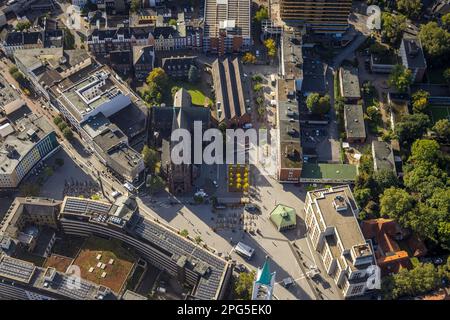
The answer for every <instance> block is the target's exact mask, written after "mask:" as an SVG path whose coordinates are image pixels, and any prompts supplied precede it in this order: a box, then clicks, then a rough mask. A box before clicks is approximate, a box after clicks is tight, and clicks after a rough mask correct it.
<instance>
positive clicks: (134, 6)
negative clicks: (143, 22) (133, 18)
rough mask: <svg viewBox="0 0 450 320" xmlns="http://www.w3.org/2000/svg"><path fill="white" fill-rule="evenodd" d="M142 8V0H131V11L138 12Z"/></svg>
mask: <svg viewBox="0 0 450 320" xmlns="http://www.w3.org/2000/svg"><path fill="white" fill-rule="evenodd" d="M140 8H141V0H131V3H130V10H131V12H133V13H136V12H138V10H139V9H140Z"/></svg>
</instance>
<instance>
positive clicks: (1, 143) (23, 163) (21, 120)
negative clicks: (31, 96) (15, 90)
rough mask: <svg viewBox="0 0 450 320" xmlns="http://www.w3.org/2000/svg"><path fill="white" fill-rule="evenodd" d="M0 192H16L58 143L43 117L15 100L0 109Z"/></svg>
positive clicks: (56, 147)
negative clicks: (11, 189)
mask: <svg viewBox="0 0 450 320" xmlns="http://www.w3.org/2000/svg"><path fill="white" fill-rule="evenodd" d="M0 112H1V114H0V188H16V187H18V185H19V184H20V182H21V181H22V179H23V178H24V177H25V176H26V175H27V174H28V173H29V172H30V171H31V170H32V169H33V168H34V167H35V166H36V165H37V164H38V163H41V162H42V161H43V160H45V159H46V158H47V157H49V156H50V155H52V154H53V153H54V152H55V151H56V150H57V149H58V148H59V143H58V141H57V139H56V134H55V132H54V131H53V128H52V126H51V125H50V124H49V123H48V121H47V119H45V117H44V116H41V115H38V114H34V113H31V110H30V109H29V108H28V107H27V105H26V103H25V102H24V101H22V100H15V101H13V102H11V103H9V104H7V105H5V106H4V107H1V108H0Z"/></svg>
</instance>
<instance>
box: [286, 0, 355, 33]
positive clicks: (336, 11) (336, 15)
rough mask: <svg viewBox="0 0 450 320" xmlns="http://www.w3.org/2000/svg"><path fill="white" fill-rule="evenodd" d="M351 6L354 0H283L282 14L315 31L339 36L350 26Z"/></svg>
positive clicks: (296, 23) (287, 21) (291, 20)
mask: <svg viewBox="0 0 450 320" xmlns="http://www.w3.org/2000/svg"><path fill="white" fill-rule="evenodd" d="M351 8H352V0H281V1H280V16H281V19H282V20H284V21H285V22H286V23H288V24H295V25H300V26H304V27H306V28H307V29H308V30H311V31H313V32H314V33H318V34H333V35H337V36H339V35H342V34H343V33H345V31H346V30H347V28H348V25H349V24H348V17H349V15H350V10H351Z"/></svg>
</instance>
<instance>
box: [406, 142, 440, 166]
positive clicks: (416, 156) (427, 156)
mask: <svg viewBox="0 0 450 320" xmlns="http://www.w3.org/2000/svg"><path fill="white" fill-rule="evenodd" d="M441 157H442V152H441V150H440V146H439V143H437V142H436V141H435V140H428V139H420V140H416V141H414V143H413V144H412V147H411V156H410V157H409V161H410V162H418V161H426V162H430V163H433V162H439V161H440V159H441Z"/></svg>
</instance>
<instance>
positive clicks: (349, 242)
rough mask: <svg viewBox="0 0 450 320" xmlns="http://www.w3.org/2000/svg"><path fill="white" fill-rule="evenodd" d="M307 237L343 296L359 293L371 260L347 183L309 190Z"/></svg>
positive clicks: (306, 221) (362, 292) (371, 263)
mask: <svg viewBox="0 0 450 320" xmlns="http://www.w3.org/2000/svg"><path fill="white" fill-rule="evenodd" d="M305 212H306V216H305V223H306V227H307V229H308V230H307V232H308V238H309V241H310V242H311V244H312V247H313V249H314V250H316V251H317V252H318V253H319V255H320V257H321V259H322V262H323V265H324V266H325V270H326V272H327V274H328V275H329V276H330V277H331V278H332V279H333V281H334V282H335V283H336V285H337V287H338V288H339V289H340V290H341V292H342V295H343V296H344V297H345V298H349V297H355V296H359V295H363V294H364V293H365V292H366V290H367V289H368V287H367V285H366V283H367V279H368V276H369V274H370V273H369V272H367V270H369V269H368V268H369V267H370V266H372V265H373V264H374V263H375V258H374V254H373V251H372V247H371V245H370V244H369V243H368V242H366V239H365V238H364V235H363V234H362V232H361V229H360V226H359V223H358V220H357V214H358V213H359V209H358V207H357V205H356V202H355V199H354V197H353V194H352V191H351V190H350V187H349V186H348V185H346V186H338V187H332V188H327V189H319V190H314V191H309V192H308V193H307V195H306V202H305Z"/></svg>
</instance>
